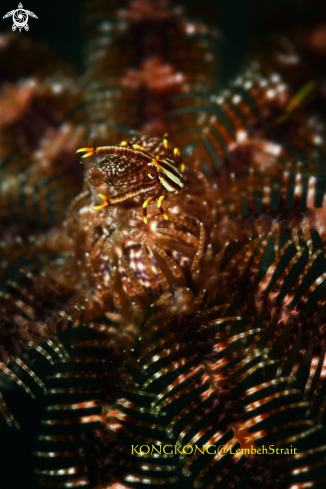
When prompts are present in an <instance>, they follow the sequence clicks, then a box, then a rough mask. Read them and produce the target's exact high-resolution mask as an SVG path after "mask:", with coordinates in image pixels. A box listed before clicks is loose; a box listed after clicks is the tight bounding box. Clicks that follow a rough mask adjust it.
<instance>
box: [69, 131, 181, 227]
mask: <svg viewBox="0 0 326 489" xmlns="http://www.w3.org/2000/svg"><path fill="white" fill-rule="evenodd" d="M141 142H142V144H138V141H137V142H136V141H135V142H134V143H132V142H127V141H122V142H121V143H120V145H113V146H97V147H93V148H80V149H78V150H77V153H85V154H84V155H82V158H87V157H88V156H93V155H95V156H99V157H100V158H99V159H98V160H97V162H96V164H95V166H94V167H93V168H91V169H90V170H89V171H88V173H87V180H88V181H89V183H90V184H91V185H93V186H94V187H99V186H101V185H106V186H110V187H112V188H115V189H117V190H118V191H119V192H121V193H119V194H118V195H115V196H113V197H107V196H106V195H103V194H98V196H99V197H100V199H101V200H103V201H104V202H103V204H100V205H98V206H95V207H93V209H95V210H99V209H104V208H105V207H109V206H111V205H116V204H119V203H120V202H124V201H125V200H128V199H132V198H134V197H137V196H138V195H141V194H144V195H147V198H146V199H145V201H144V203H143V221H144V223H145V224H147V207H148V205H149V204H150V202H152V200H156V202H157V208H158V209H159V210H160V211H161V213H162V214H163V217H164V219H168V215H167V214H166V212H165V211H164V209H163V207H162V202H163V201H164V199H165V198H166V197H167V196H168V193H169V192H172V193H177V192H178V191H179V190H181V189H182V188H183V175H182V174H183V172H184V169H185V165H184V163H183V161H182V158H181V153H180V150H179V149H178V148H174V150H173V160H171V159H170V158H169V143H168V135H167V134H164V136H163V151H162V149H161V151H160V153H162V152H163V154H164V156H163V155H162V154H156V155H154V154H153V153H152V152H151V151H149V149H147V148H146V145H147V146H148V148H152V147H153V146H154V147H158V146H159V144H158V139H157V138H147V139H143V140H142V141H141ZM161 144H162V143H161ZM161 148H162V146H161ZM148 167H151V169H149V168H148ZM131 182H132V187H131V188H130V186H131V184H130V183H131Z"/></svg>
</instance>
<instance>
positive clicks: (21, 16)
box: [2, 3, 38, 32]
mask: <svg viewBox="0 0 326 489" xmlns="http://www.w3.org/2000/svg"><path fill="white" fill-rule="evenodd" d="M11 15H12V21H13V25H12V30H13V31H15V30H16V29H19V32H21V30H22V28H24V29H25V31H28V29H29V27H28V16H29V15H30V16H31V17H34V19H38V17H37V15H35V14H34V13H33V12H31V11H30V10H25V9H23V5H22V4H21V3H20V4H19V5H18V9H17V10H11V12H7V13H6V15H4V16H3V17H2V18H3V19H6V18H7V17H10V16H11Z"/></svg>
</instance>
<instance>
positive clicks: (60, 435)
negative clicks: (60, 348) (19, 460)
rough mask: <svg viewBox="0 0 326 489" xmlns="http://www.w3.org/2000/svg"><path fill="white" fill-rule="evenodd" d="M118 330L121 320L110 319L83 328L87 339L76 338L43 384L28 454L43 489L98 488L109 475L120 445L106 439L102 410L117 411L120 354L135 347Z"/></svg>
mask: <svg viewBox="0 0 326 489" xmlns="http://www.w3.org/2000/svg"><path fill="white" fill-rule="evenodd" d="M101 319H102V321H101ZM121 322H122V323H123V324H121ZM113 323H115V324H116V326H113ZM120 325H121V328H125V321H124V319H123V317H122V316H121V315H119V314H113V313H107V314H106V315H105V317H103V318H99V319H98V321H97V322H96V323H95V322H92V323H90V324H88V325H87V326H88V328H89V336H88V338H91V339H88V340H86V341H84V333H81V336H80V337H78V333H77V337H75V341H76V342H75V343H74V345H73V346H74V348H73V351H72V354H71V356H70V357H69V359H67V360H66V361H64V362H59V363H58V365H57V371H56V373H55V374H54V375H52V376H50V377H49V379H48V389H47V397H46V400H47V407H46V411H45V415H44V418H43V420H42V428H41V435H40V436H39V437H38V443H37V447H36V450H35V451H34V453H33V455H34V456H36V457H38V459H37V466H38V469H37V471H36V472H37V473H38V474H40V475H41V476H42V479H41V483H42V484H43V485H45V486H47V487H48V486H51V487H58V488H59V487H83V486H84V485H85V486H86V487H89V484H99V486H96V487H103V486H102V485H101V480H102V481H103V474H105V473H107V474H110V473H111V471H112V458H113V456H116V457H119V450H120V449H121V447H120V446H119V443H118V444H117V443H116V441H115V442H113V441H112V439H107V437H106V432H105V430H104V429H103V423H104V413H103V408H102V406H103V405H104V406H106V409H107V410H112V411H113V412H114V411H115V410H116V408H115V407H114V401H115V399H116V397H117V395H118V390H119V387H118V384H119V382H117V378H119V377H120V376H121V377H123V376H124V374H125V373H126V372H125V369H124V367H123V365H124V363H125V362H124V360H125V356H126V353H123V352H125V351H126V350H127V351H129V350H130V348H131V346H132V344H134V338H133V334H132V332H131V331H128V330H127V328H126V329H125V330H124V334H123V335H122V334H121V331H120V330H119V326H120ZM127 335H129V339H127V340H126V336H127ZM128 343H129V344H128ZM74 352H75V356H74ZM104 425H105V423H104ZM108 447H109V450H107V449H108ZM108 477H109V480H110V481H111V478H110V476H109V475H108ZM92 487H93V486H92Z"/></svg>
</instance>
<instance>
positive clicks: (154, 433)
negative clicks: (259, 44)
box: [0, 0, 326, 489]
mask: <svg viewBox="0 0 326 489" xmlns="http://www.w3.org/2000/svg"><path fill="white" fill-rule="evenodd" d="M85 23H86V30H87V42H86V48H85V62H86V72H85V74H84V75H83V77H82V79H81V80H79V81H77V80H76V78H75V75H74V74H73V73H72V72H71V71H69V69H67V67H65V66H64V65H62V64H60V62H58V61H56V60H54V59H53V58H51V62H50V61H48V57H47V58H46V59H45V58H44V56H42V50H40V51H36V52H37V56H39V66H40V74H38V75H37V74H34V75H33V76H34V77H35V79H32V82H31V81H30V80H31V79H30V76H31V75H30V72H29V69H30V68H29V63H28V60H27V61H26V63H25V65H24V66H23V67H22V72H21V73H19V74H17V73H16V72H15V71H14V70H13V71H10V69H9V68H10V63H9V62H8V61H7V62H6V63H7V65H8V66H9V68H8V78H9V80H10V84H7V85H3V86H2V89H1V92H0V107H1V106H2V105H1V104H4V105H5V104H7V106H8V107H9V109H8V110H6V114H7V115H6V118H4V120H3V121H2V122H1V121H0V136H1V152H2V153H1V157H2V161H3V163H2V169H3V170H2V171H3V180H2V183H1V185H2V190H1V191H2V194H1V196H2V197H1V199H2V200H1V201H0V205H1V206H0V210H1V216H2V218H3V223H4V225H5V226H6V227H5V234H4V238H3V240H2V242H1V246H2V248H1V249H2V268H1V278H2V280H3V284H2V286H1V287H2V288H1V292H0V305H1V310H0V314H1V323H0V346H1V350H0V351H1V355H2V356H1V361H2V363H0V367H1V369H2V373H3V374H5V375H4V378H5V379H6V381H5V382H4V389H3V390H4V392H3V398H1V402H0V412H1V414H2V416H3V418H4V419H5V421H6V422H7V423H8V424H9V425H15V426H16V427H17V426H18V423H19V419H17V416H15V406H14V405H13V406H12V405H11V396H10V392H9V393H7V392H6V391H7V390H10V387H11V386H12V385H13V384H14V383H16V384H18V386H19V388H23V389H25V391H26V392H27V393H28V394H30V395H32V396H33V395H34V391H35V392H36V393H37V391H36V389H35V385H37V384H38V386H39V389H41V388H42V389H46V390H47V395H46V396H45V402H46V407H45V410H44V414H43V417H42V421H41V426H40V428H39V437H38V441H37V443H36V444H35V446H34V451H33V455H34V457H35V462H34V463H35V465H36V467H37V468H36V474H37V476H38V477H39V481H40V484H41V485H42V486H45V487H52V488H58V489H59V488H70V487H85V489H86V488H96V489H106V488H109V487H113V488H114V489H125V488H127V487H134V488H136V489H140V488H142V487H152V488H154V487H157V486H160V487H163V488H166V489H168V488H184V489H188V488H189V489H190V488H198V487H203V488H206V489H215V488H217V489H218V488H221V489H222V488H223V489H225V488H239V489H240V488H245V489H247V488H248V489H249V488H257V489H258V488H262V489H265V488H266V489H267V488H273V489H274V488H280V489H283V488H284V489H304V488H312V487H324V485H325V482H326V462H325V452H326V448H325V444H324V435H325V428H324V419H325V414H324V413H325V408H326V401H325V399H326V397H325V396H326V382H325V375H326V374H325V372H326V370H325V354H326V346H325V310H326V309H325V293H324V284H325V283H326V260H325V258H326V257H325V253H326V229H325V216H324V212H325V211H324V207H325V182H326V170H325V165H324V160H325V156H326V145H325V129H324V125H323V122H322V118H321V113H320V112H321V111H320V110H315V109H316V107H315V105H312V106H309V105H308V104H304V103H302V102H303V99H304V98H305V93H308V92H310V87H309V86H308V88H305V87H306V83H307V80H306V78H305V76H302V78H300V76H301V73H302V71H300V70H301V68H302V65H301V64H300V66H299V68H300V69H299V68H298V72H297V77H296V78H295V77H292V76H287V72H286V70H280V71H281V73H277V72H276V71H275V69H272V68H271V66H272V62H271V65H270V66H269V67H265V66H264V63H263V62H262V60H261V58H259V57H258V60H260V61H256V62H253V63H249V65H248V67H247V68H246V69H245V70H244V71H243V73H242V74H241V75H240V76H238V77H237V78H236V79H235V80H234V81H233V82H231V83H230V84H229V86H228V88H227V89H226V90H222V91H218V90H217V87H216V69H217V60H218V55H217V49H218V40H219V34H218V32H217V31H216V29H215V28H213V27H210V26H208V25H206V24H204V23H203V22H201V21H198V20H193V18H192V17H187V12H186V10H185V9H182V8H180V7H176V6H174V5H173V4H172V2H169V1H168V0H157V1H155V2H149V1H147V0H140V1H131V2H123V4H121V2H107V1H104V0H97V1H96V2H93V1H86V2H85ZM5 40H6V41H5V44H6V46H5V49H3V52H0V55H1V56H3V57H4V59H5V57H6V56H8V55H7V54H6V53H7V52H9V53H10V52H11V51H10V50H13V49H14V50H18V51H19V52H21V50H22V49H25V48H26V46H25V45H24V41H22V43H23V44H19V43H18V44H17V41H16V40H15V39H14V38H12V37H8V38H7V37H6V38H5ZM48 63H49V64H48ZM51 63H52V65H51ZM53 63H54V65H55V66H57V73H58V74H57V75H56V78H55V80H54V79H53V78H52V75H51V72H52V68H49V66H53ZM303 63H305V61H303ZM303 71H304V70H303ZM291 75H293V73H292V74H291ZM24 77H25V78H24ZM294 78H295V80H294ZM315 78H316V79H315V80H314V81H313V84H312V85H311V86H313V87H315V86H319V85H318V84H319V83H321V81H320V73H319V72H318V73H316V77H315ZM33 80H34V81H33ZM300 80H302V83H301V81H300ZM22 86H23V87H24V90H22V91H21V87H22ZM11 94H14V96H13V97H14V98H13V100H14V102H13V101H12V97H11ZM316 97H317V100H318V98H320V97H322V95H320V93H319V92H318V90H317V94H316ZM67 100H69V111H67V110H66V107H67V103H66V102H67ZM40 107H41V108H42V110H41V109H40ZM31 111H32V112H31ZM30 113H32V121H33V124H27V123H26V120H27V115H28V114H30ZM26 114H27V115H26ZM167 132H168V133H169V136H170V138H171V143H170V145H171V147H172V148H176V149H175V150H174V153H173V156H171V155H170V153H169V148H168V146H169V144H168V141H167V137H166V136H165V134H166V133H167ZM163 135H164V136H163ZM162 136H163V138H162ZM17 139H19V141H20V143H19V144H17V141H16V140H17ZM2 141H3V143H2ZM82 146H83V148H82V150H81V151H80V152H83V153H85V155H84V156H85V158H83V159H82V163H83V165H84V183H83V175H82V171H83V166H82V165H80V164H79V161H78V158H77V159H76V154H75V153H76V150H77V149H78V148H80V147H82ZM13 147H17V152H16V153H15V152H13ZM98 195H100V196H102V197H101V199H102V200H104V202H105V203H104V204H100V205H99V202H98ZM154 200H156V201H157V204H156V205H154ZM163 200H164V210H163V209H162V201H163ZM152 201H153V202H152ZM40 216H41V219H40ZM8 278H9V280H8ZM63 331H66V333H65V334H63V336H62V337H63V338H66V342H65V346H66V348H65V346H63V344H62V343H61V341H60V340H59V339H58V335H59V336H60V333H61V332H63ZM68 334H69V335H70V336H69V339H67V338H68V337H67V335H68ZM32 349H34V350H36V352H37V353H35V354H36V355H39V354H40V355H41V356H43V358H45V359H46V360H47V361H50V362H54V361H55V365H54V367H53V368H52V369H51V370H48V371H47V373H48V374H49V375H48V376H47V377H46V375H45V373H44V374H42V371H41V370H42V369H40V368H39V367H38V365H39V364H40V361H41V360H40V359H38V358H37V361H36V362H33V359H32V352H33V350H32ZM33 363H35V364H36V365H35V366H34V365H33ZM7 388H8V389H7Z"/></svg>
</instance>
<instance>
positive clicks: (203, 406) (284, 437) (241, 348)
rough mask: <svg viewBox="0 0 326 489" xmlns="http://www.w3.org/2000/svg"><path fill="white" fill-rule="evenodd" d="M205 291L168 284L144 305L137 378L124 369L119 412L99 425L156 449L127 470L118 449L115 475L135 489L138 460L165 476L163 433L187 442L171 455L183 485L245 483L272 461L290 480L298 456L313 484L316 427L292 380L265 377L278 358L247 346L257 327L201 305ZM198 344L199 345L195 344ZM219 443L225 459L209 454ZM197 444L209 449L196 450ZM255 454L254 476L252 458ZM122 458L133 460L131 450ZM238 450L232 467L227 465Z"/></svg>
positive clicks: (221, 308) (142, 479)
mask: <svg viewBox="0 0 326 489" xmlns="http://www.w3.org/2000/svg"><path fill="white" fill-rule="evenodd" d="M205 296H206V294H205V292H204V293H203V294H201V298H198V299H199V300H197V302H196V299H195V298H194V296H192V294H191V292H190V291H189V289H177V290H176V291H175V295H174V297H173V299H174V300H172V297H169V296H168V295H166V294H164V295H163V296H162V297H161V299H160V300H159V301H157V302H156V303H155V304H154V306H155V309H156V310H155V309H154V310H153V314H152V316H151V318H150V319H149V320H148V321H147V324H146V326H145V328H144V333H143V334H142V336H141V343H140V345H139V353H138V358H137V362H138V365H139V367H140V368H141V374H140V372H137V374H136V371H135V370H134V367H133V366H132V367H131V371H132V372H134V373H132V379H129V380H128V384H127V385H125V387H124V393H123V397H122V398H120V400H119V401H118V405H119V409H118V410H117V412H115V414H114V416H113V418H112V416H108V417H107V419H106V422H107V424H108V427H109V428H110V429H111V430H113V431H114V432H115V433H117V434H118V436H119V437H120V438H121V439H122V440H124V443H125V444H126V445H127V444H128V443H129V442H128V440H131V439H133V440H134V439H135V440H137V441H136V442H133V444H136V445H137V444H139V445H142V444H144V445H148V444H149V442H148V440H151V442H150V444H153V445H155V446H156V450H154V451H153V450H150V451H149V453H146V454H141V455H140V457H141V459H144V462H140V464H138V465H137V466H138V471H136V472H135V470H134V469H133V466H134V464H132V465H131V466H130V465H129V464H128V463H125V462H127V461H129V460H130V454H129V453H128V454H126V455H125V457H126V460H125V462H124V461H123V460H122V459H121V460H120V462H121V466H123V470H122V475H121V479H122V480H123V481H132V480H134V481H136V480H137V482H139V483H142V485H144V487H145V484H146V482H147V478H146V475H147V473H146V470H147V469H146V468H147V466H148V463H149V464H151V467H153V470H156V471H158V472H159V473H160V476H161V477H162V478H163V479H164V478H165V477H167V474H165V470H166V466H165V463H166V462H167V461H166V456H165V454H164V451H163V450H162V445H165V444H166V438H165V436H166V434H167V435H168V436H169V438H170V442H169V443H170V444H171V445H172V446H173V449H174V446H175V445H177V446H179V447H180V446H181V447H182V446H185V445H188V446H191V447H193V449H192V450H187V452H188V453H186V452H183V451H182V448H181V451H180V452H177V453H176V455H178V456H179V459H180V462H181V464H182V466H183V476H184V477H186V480H187V483H188V484H194V485H195V487H197V486H198V485H199V484H203V486H202V487H205V488H207V489H208V488H210V489H212V488H214V487H216V484H218V483H219V482H221V481H223V480H224V478H225V480H226V477H227V475H228V474H229V475H230V474H232V483H235V482H236V481H237V480H238V479H239V478H242V477H243V478H244V481H245V482H246V485H245V487H248V488H249V487H252V484H253V483H255V481H258V480H259V479H260V476H261V470H264V472H265V476H266V478H267V480H271V481H274V476H273V474H272V473H271V472H270V466H273V470H274V469H275V470H276V471H278V466H279V465H280V464H281V465H282V466H281V467H280V470H282V471H284V464H285V465H286V469H285V470H287V472H288V474H289V477H290V481H289V484H290V483H291V484H293V483H295V482H296V481H297V472H296V471H295V470H294V469H295V464H296V460H297V457H298V454H299V456H300V459H301V462H302V465H303V466H304V470H308V469H310V471H311V472H310V474H309V481H310V482H311V483H314V482H316V481H317V480H318V477H319V474H318V467H319V466H320V467H321V466H324V464H325V461H324V456H325V447H324V446H321V445H320V444H319V445H318V446H317V447H316V445H315V443H314V442H313V440H312V437H313V436H316V435H317V434H318V436H319V434H321V432H322V427H321V426H320V425H318V424H316V423H314V422H313V421H310V420H307V419H305V415H304V413H305V409H306V408H307V406H308V403H307V402H306V401H305V400H303V399H302V393H301V391H300V389H298V386H297V385H296V384H294V383H293V376H292V375H290V376H289V375H286V376H275V375H272V376H271V375H270V372H274V374H275V372H276V369H277V367H278V360H276V359H273V356H272V355H271V347H268V348H267V347H266V346H260V345H259V346H258V345H257V341H255V340H256V338H257V336H258V338H263V337H264V329H263V328H262V327H260V325H259V324H255V325H254V324H253V325H251V324H250V325H249V324H248V323H247V319H246V318H241V317H239V316H237V315H236V314H237V312H236V309H237V305H236V304H231V305H229V304H218V305H212V304H210V305H209V306H208V305H207V303H206V300H205ZM190 325H191V326H190ZM217 326H218V329H217ZM239 326H240V328H239ZM187 328H190V329H189V331H188V332H187ZM198 334H199V335H200V341H198V339H199V338H197V335H198ZM192 341H194V344H192ZM205 342H206V346H207V347H208V349H205V348H203V345H204V344H205ZM199 346H200V347H199ZM136 378H137V380H136ZM233 391H234V394H233ZM176 411H177V414H175V413H176ZM111 414H112V413H111ZM267 420H269V421H268V422H267ZM139 426H141V431H139V430H138V427H139ZM298 430H299V431H300V433H299V431H298ZM140 433H141V434H140ZM298 433H299V434H298ZM146 440H147V441H146ZM307 443H308V445H309V446H308V447H307ZM221 445H223V447H224V448H225V449H226V450H227V451H228V452H229V453H230V451H232V454H230V456H228V457H227V458H226V459H224V458H223V453H221V452H218V451H217V447H219V446H221ZM262 445H264V447H265V448H266V449H267V451H268V453H269V455H268V456H267V455H266V452H264V451H262V450H263V448H262ZM195 446H198V447H199V448H200V450H195V448H194V447H195ZM207 446H211V447H212V450H214V449H215V452H213V453H210V454H209V455H207V454H203V452H202V450H203V447H207ZM269 447H271V452H269ZM239 448H240V449H241V450H240V452H238V453H237V452H236V450H237V449H239ZM276 448H278V449H282V450H283V451H282V452H281V451H278V452H277V451H276ZM257 450H260V452H257ZM273 450H274V452H273ZM257 453H258V454H259V455H260V456H261V462H260V472H259V473H258V472H257V473H256V469H255V461H254V460H255V456H257ZM132 455H133V456H134V457H137V460H139V454H138V453H136V454H135V453H134V454H132ZM231 455H232V456H231ZM243 455H245V457H246V459H245V464H244V466H243V467H242V468H241V466H240V465H241V464H240V465H238V463H237V462H238V461H239V459H240V458H241V457H242V456H243ZM265 455H266V456H265ZM271 455H273V457H272V456H271ZM278 455H279V456H278ZM312 455H314V456H315V457H318V460H319V461H318V463H317V464H314V463H312V462H311V456H312ZM199 457H200V460H201V463H200V464H199ZM202 457H203V458H202ZM223 461H226V463H227V465H225V463H224V462H223ZM120 462H119V463H120ZM128 467H130V468H128ZM155 467H156V468H155ZM154 468H155V469H154ZM126 469H127V470H126ZM171 470H173V467H171ZM290 471H291V472H290ZM170 475H172V474H170ZM228 480H229V479H228ZM151 482H152V483H153V484H154V483H155V482H154V481H151ZM275 484H276V481H275ZM275 487H277V485H275ZM286 487H288V486H286Z"/></svg>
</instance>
